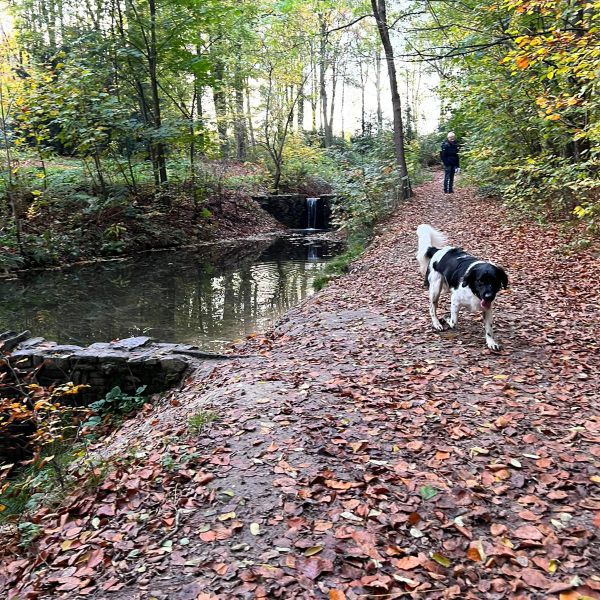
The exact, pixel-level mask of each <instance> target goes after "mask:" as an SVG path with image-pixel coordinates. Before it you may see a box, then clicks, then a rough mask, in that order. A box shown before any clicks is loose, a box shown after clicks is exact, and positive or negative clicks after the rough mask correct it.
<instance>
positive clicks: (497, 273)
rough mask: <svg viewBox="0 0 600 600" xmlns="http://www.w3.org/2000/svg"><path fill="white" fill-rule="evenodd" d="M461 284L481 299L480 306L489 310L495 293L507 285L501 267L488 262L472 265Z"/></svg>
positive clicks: (506, 278) (506, 277) (505, 276)
mask: <svg viewBox="0 0 600 600" xmlns="http://www.w3.org/2000/svg"><path fill="white" fill-rule="evenodd" d="M463 285H464V286H468V287H469V288H470V289H471V291H472V292H473V293H474V294H475V295H476V296H477V297H478V298H479V299H480V300H481V308H482V309H483V310H489V309H490V308H491V307H492V302H493V301H494V299H495V298H496V294H497V293H498V292H499V291H500V290H501V289H506V288H507V287H508V276H507V275H506V272H505V271H504V269H503V268H502V267H497V266H496V265H494V264H492V263H489V262H482V263H477V264H475V265H473V267H472V268H471V269H469V271H468V272H467V274H466V275H465V278H464V280H463Z"/></svg>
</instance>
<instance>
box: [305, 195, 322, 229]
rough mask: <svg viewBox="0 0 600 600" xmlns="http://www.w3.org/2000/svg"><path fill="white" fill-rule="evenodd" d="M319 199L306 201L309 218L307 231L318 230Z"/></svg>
mask: <svg viewBox="0 0 600 600" xmlns="http://www.w3.org/2000/svg"><path fill="white" fill-rule="evenodd" d="M318 202H319V198H307V199H306V212H307V216H308V222H307V223H306V228H307V229H317V208H318Z"/></svg>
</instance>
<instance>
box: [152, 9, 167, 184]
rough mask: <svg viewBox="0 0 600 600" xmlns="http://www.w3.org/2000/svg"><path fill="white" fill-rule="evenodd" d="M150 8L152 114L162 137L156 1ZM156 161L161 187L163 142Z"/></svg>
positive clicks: (164, 172)
mask: <svg viewBox="0 0 600 600" xmlns="http://www.w3.org/2000/svg"><path fill="white" fill-rule="evenodd" d="M148 6H149V8H150V43H149V45H148V71H149V74H150V89H151V92H152V112H153V115H154V128H155V129H156V130H157V132H158V135H159V137H160V135H161V133H160V129H161V127H162V116H161V107H160V96H159V94H158V73H157V66H158V51H157V43H156V1H155V0H148ZM154 159H155V161H156V169H157V172H158V181H159V183H160V185H164V184H165V183H167V180H168V178H167V161H166V148H165V144H164V142H162V141H160V140H159V141H158V142H156V143H155V144H154Z"/></svg>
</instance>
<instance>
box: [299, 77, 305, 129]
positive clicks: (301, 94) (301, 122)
mask: <svg viewBox="0 0 600 600" xmlns="http://www.w3.org/2000/svg"><path fill="white" fill-rule="evenodd" d="M303 78H304V77H303ZM298 131H299V132H301V133H302V132H303V131H304V85H302V86H301V87H300V91H299V92H298Z"/></svg>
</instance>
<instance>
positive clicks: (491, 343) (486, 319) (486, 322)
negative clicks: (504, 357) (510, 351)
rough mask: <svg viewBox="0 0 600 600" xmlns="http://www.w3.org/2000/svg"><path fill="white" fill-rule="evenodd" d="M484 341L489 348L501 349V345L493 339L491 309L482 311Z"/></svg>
mask: <svg viewBox="0 0 600 600" xmlns="http://www.w3.org/2000/svg"><path fill="white" fill-rule="evenodd" d="M483 326H484V327H485V343H486V344H487V347H488V348H489V349H490V350H501V349H502V346H501V345H500V344H499V343H498V342H497V341H496V340H495V339H494V315H493V312H492V309H491V308H490V309H489V310H485V311H483Z"/></svg>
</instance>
